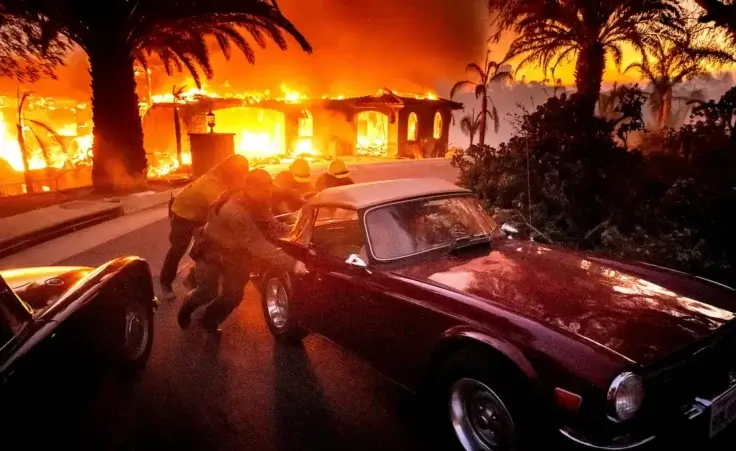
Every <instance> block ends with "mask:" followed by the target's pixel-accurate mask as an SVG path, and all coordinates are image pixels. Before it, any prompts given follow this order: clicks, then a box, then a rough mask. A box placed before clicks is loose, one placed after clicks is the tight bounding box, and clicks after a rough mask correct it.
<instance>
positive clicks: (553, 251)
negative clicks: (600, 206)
mask: <svg viewBox="0 0 736 451" xmlns="http://www.w3.org/2000/svg"><path fill="white" fill-rule="evenodd" d="M468 252H470V251H468ZM622 268H625V270H622ZM637 268H639V269H641V270H639V269H637ZM394 272H395V273H397V274H399V275H402V276H404V277H409V278H412V279H415V280H419V281H423V282H429V283H433V284H438V285H442V286H445V287H448V288H451V289H453V290H455V291H458V292H463V293H466V294H468V295H471V296H474V297H475V298H481V299H485V300H487V301H488V302H490V303H493V304H494V305H496V306H500V307H501V308H505V309H507V310H510V311H513V312H515V313H517V314H521V315H524V316H526V317H528V318H531V319H534V320H536V321H539V322H542V323H546V324H548V325H550V326H554V327H557V328H560V329H564V330H566V331H568V332H570V333H572V334H575V335H577V336H579V337H584V338H585V339H587V340H593V341H595V342H597V343H598V344H600V345H602V346H605V347H607V348H608V349H610V350H611V351H613V352H616V353H618V354H620V355H623V356H625V357H626V358H628V359H630V360H632V361H634V362H637V363H640V364H642V365H646V364H649V363H652V362H653V361H655V360H656V359H658V358H660V357H663V356H665V355H668V354H670V353H672V352H674V351H676V350H677V349H679V348H681V347H683V346H686V345H688V344H690V343H693V342H694V341H697V340H699V339H701V338H703V337H705V336H707V335H709V334H711V333H712V332H713V331H715V330H716V329H718V328H719V327H721V326H722V325H724V324H725V323H726V322H728V321H729V320H731V319H732V318H734V313H733V312H734V311H736V298H735V297H734V294H733V290H729V289H728V288H727V287H721V286H717V285H716V284H709V283H706V282H703V281H700V280H697V279H695V278H694V277H692V276H687V275H684V274H679V273H673V272H671V271H667V270H663V269H652V268H651V267H648V266H647V267H643V266H642V267H637V266H636V265H631V264H625V265H624V264H618V263H615V262H612V261H608V260H601V259H594V258H592V257H586V256H584V255H581V254H577V253H574V252H570V251H565V250H562V249H559V248H552V247H546V246H540V245H536V244H533V243H523V242H517V241H513V240H504V241H503V242H502V243H501V244H499V245H494V247H493V250H492V252H490V254H488V253H487V252H484V253H483V255H482V256H480V257H479V256H477V254H475V255H474V256H445V257H442V258H440V259H437V260H434V261H433V262H431V263H427V262H423V263H421V264H417V265H415V266H408V267H403V268H401V269H398V270H394Z"/></svg>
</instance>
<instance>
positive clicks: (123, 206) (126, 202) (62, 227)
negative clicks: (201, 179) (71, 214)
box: [0, 188, 181, 258]
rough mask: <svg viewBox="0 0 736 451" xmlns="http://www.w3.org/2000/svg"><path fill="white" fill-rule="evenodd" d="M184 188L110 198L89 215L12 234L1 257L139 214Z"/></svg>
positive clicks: (3, 244) (3, 245)
mask: <svg viewBox="0 0 736 451" xmlns="http://www.w3.org/2000/svg"><path fill="white" fill-rule="evenodd" d="M180 190H181V188H178V189H175V190H171V191H161V192H156V193H153V194H149V193H140V194H137V195H136V194H134V195H130V196H126V197H124V198H122V199H110V200H108V202H110V204H111V206H110V208H107V209H105V210H103V211H100V212H97V213H91V214H86V215H83V216H79V217H77V218H74V219H70V220H68V221H64V222H61V223H58V224H54V225H51V226H49V227H46V228H43V229H40V230H34V231H33V232H30V233H27V234H24V235H21V236H17V237H13V238H10V239H8V240H5V241H2V242H0V258H5V257H7V256H9V255H13V254H17V253H18V252H21V251H24V250H26V249H28V248H30V247H33V246H37V245H39V244H42V243H45V242H47V241H51V240H53V239H56V238H59V237H61V236H64V235H67V234H69V233H73V232H77V231H79V230H82V229H86V228H88V227H92V226H95V225H98V224H101V223H103V222H107V221H110V220H113V219H116V218H119V217H121V216H125V215H129V214H132V213H137V212H139V211H143V210H148V209H151V208H156V207H160V206H162V205H166V204H167V203H168V202H169V199H170V198H171V196H172V195H173V196H176V195H177V194H178V193H179V191H180Z"/></svg>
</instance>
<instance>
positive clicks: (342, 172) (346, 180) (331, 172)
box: [314, 158, 355, 192]
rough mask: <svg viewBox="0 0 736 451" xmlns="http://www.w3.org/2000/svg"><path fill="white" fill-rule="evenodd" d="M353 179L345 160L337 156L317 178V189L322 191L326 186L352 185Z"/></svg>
mask: <svg viewBox="0 0 736 451" xmlns="http://www.w3.org/2000/svg"><path fill="white" fill-rule="evenodd" d="M353 183H355V182H353V179H351V178H350V171H349V170H348V168H347V166H346V165H345V162H344V161H342V160H341V159H339V158H336V159H334V160H332V161H331V162H330V165H329V166H327V172H324V173H323V174H322V175H320V176H319V177H318V178H317V181H316V182H315V183H314V186H315V188H316V190H317V191H318V192H319V191H322V190H323V189H326V188H334V187H336V186H345V185H352V184H353Z"/></svg>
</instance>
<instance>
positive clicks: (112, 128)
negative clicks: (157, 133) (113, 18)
mask: <svg viewBox="0 0 736 451" xmlns="http://www.w3.org/2000/svg"><path fill="white" fill-rule="evenodd" d="M105 37H106V38H108V39H99V41H100V42H99V44H96V45H93V46H90V47H89V48H88V54H87V56H88V57H89V65H90V76H91V77H92V122H93V125H94V128H93V133H94V166H93V168H92V184H93V186H94V188H95V189H96V190H98V191H103V192H114V191H125V190H129V189H132V188H135V187H136V186H139V185H142V184H144V183H145V180H146V169H147V166H148V162H147V161H146V152H145V150H144V148H143V127H142V125H141V118H140V111H139V109H138V94H137V93H136V83H135V73H134V69H133V58H132V56H131V54H132V52H131V49H130V48H129V47H128V45H127V44H125V43H123V42H119V40H118V39H115V36H114V34H111V35H110V36H105ZM116 43H117V45H116Z"/></svg>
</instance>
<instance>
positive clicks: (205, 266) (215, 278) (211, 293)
mask: <svg viewBox="0 0 736 451" xmlns="http://www.w3.org/2000/svg"><path fill="white" fill-rule="evenodd" d="M194 274H195V277H196V281H197V284H196V287H195V288H194V289H193V290H192V291H190V292H189V294H187V296H186V297H185V299H184V303H185V304H186V307H185V308H186V310H188V312H190V313H193V312H194V311H195V310H197V309H198V308H200V307H204V306H205V305H207V304H209V305H207V309H206V310H205V313H204V316H203V317H202V321H203V322H204V323H206V324H207V325H211V326H218V325H220V324H221V323H222V322H223V321H225V319H226V318H227V317H228V316H229V315H230V313H232V311H233V310H235V309H236V308H237V307H238V306H239V305H240V303H241V302H242V301H243V297H244V295H245V286H246V284H247V283H248V281H249V279H250V262H247V261H244V260H243V259H242V258H241V259H235V258H225V259H223V262H222V264H220V263H215V262H212V261H208V260H204V259H203V260H197V261H195V265H194Z"/></svg>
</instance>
